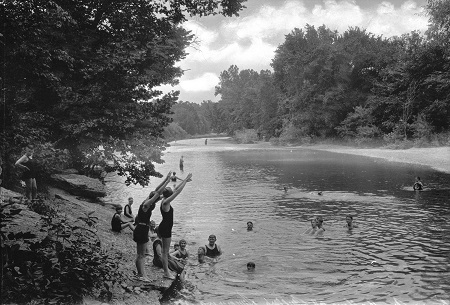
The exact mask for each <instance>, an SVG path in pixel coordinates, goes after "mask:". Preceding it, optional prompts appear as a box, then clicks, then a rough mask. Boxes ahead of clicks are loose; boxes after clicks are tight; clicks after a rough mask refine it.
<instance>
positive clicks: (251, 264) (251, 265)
mask: <svg viewBox="0 0 450 305" xmlns="http://www.w3.org/2000/svg"><path fill="white" fill-rule="evenodd" d="M255 268H256V265H255V263H254V262H248V263H247V270H248V271H252V270H255Z"/></svg>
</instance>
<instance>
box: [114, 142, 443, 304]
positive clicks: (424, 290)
mask: <svg viewBox="0 0 450 305" xmlns="http://www.w3.org/2000/svg"><path fill="white" fill-rule="evenodd" d="M181 156H183V157H184V172H181V171H180V170H179V167H178V163H179V159H180V157H181ZM164 160H165V163H164V164H158V165H157V167H156V168H157V170H158V171H160V172H161V173H163V174H166V173H167V172H168V171H169V170H172V171H176V172H177V176H178V177H180V178H184V177H185V176H186V175H187V174H188V173H189V172H192V174H193V181H192V182H190V183H188V184H187V185H186V187H185V189H184V190H183V192H182V193H181V194H180V195H179V196H178V197H177V198H176V199H175V201H174V202H173V203H172V206H173V207H174V218H175V221H174V228H173V237H172V240H173V241H178V240H179V239H181V238H184V239H186V241H187V248H188V250H189V251H190V253H191V259H190V260H191V261H190V263H189V265H188V266H187V268H186V269H187V279H186V285H185V288H184V289H183V290H182V291H181V292H180V294H179V295H178V297H176V298H175V299H174V300H172V301H171V303H177V304H192V303H196V304H306V303H308V304H309V303H322V304H336V303H347V304H348V303H356V304H361V303H367V304H369V303H375V304H393V303H397V304H404V303H405V304H406V303H407V304H411V303H414V304H417V303H421V304H450V303H449V300H450V188H449V186H450V175H449V174H445V173H440V172H436V171H434V170H432V169H429V168H428V167H423V166H415V165H411V164H402V163H392V162H387V161H384V160H381V159H374V158H367V157H359V156H354V155H346V154H336V153H330V152H324V151H315V150H310V149H306V148H277V147H262V146H260V145H236V144H234V143H233V142H231V141H230V140H228V139H225V138H216V139H209V140H208V145H205V143H204V139H194V140H184V141H178V142H176V143H172V146H171V147H170V148H169V149H168V150H167V151H166V153H165V156H164ZM415 176H421V178H422V181H423V182H424V184H425V185H426V186H427V188H426V190H425V191H423V192H414V191H412V183H413V181H414V177H415ZM119 181H120V180H119V178H118V177H109V178H108V182H107V186H108V189H109V195H108V196H109V199H110V200H113V201H116V202H122V203H123V204H125V203H126V201H127V198H128V197H129V196H132V197H133V198H134V201H135V204H134V205H133V208H134V213H135V214H136V213H137V209H138V205H139V203H140V202H142V200H143V199H144V198H145V197H146V196H147V195H148V193H149V192H150V191H151V190H152V189H154V188H155V187H156V186H157V185H158V184H159V183H160V182H161V179H157V178H155V179H152V184H151V185H150V186H149V187H147V188H142V187H137V186H134V187H126V186H124V185H123V184H121V183H119ZM169 186H173V183H170V184H169ZM283 186H287V191H284V189H283ZM319 192H322V195H319V194H318V193H319ZM347 214H351V215H353V217H354V222H355V224H356V225H357V226H358V228H355V229H353V230H351V231H349V230H347V229H346V228H344V225H345V216H346V215H347ZM153 215H154V216H152V219H154V220H155V221H156V222H157V223H159V222H160V220H161V215H160V213H159V209H158V208H157V209H155V211H154V213H153ZM316 215H321V216H322V217H323V218H324V228H325V229H326V231H325V232H324V234H323V235H319V236H315V235H309V234H304V232H305V231H306V230H307V229H308V228H309V227H310V222H309V221H310V219H311V218H312V217H314V216H316ZM247 221H252V222H253V223H254V229H253V231H247V229H246V222H247ZM210 234H215V235H216V236H217V243H218V244H219V245H220V246H221V248H222V250H224V252H225V253H224V255H222V257H221V258H220V259H219V260H218V261H217V262H215V263H211V264H203V265H199V264H197V262H196V253H197V249H198V247H199V246H202V245H204V244H206V243H207V239H208V236H209V235H210ZM249 261H253V262H255V264H256V269H255V271H254V272H248V271H247V270H246V264H247V262H249Z"/></svg>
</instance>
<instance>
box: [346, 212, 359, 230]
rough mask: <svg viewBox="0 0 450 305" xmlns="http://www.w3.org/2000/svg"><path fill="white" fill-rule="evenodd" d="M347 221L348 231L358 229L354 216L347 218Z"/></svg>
mask: <svg viewBox="0 0 450 305" xmlns="http://www.w3.org/2000/svg"><path fill="white" fill-rule="evenodd" d="M345 221H346V222H347V223H346V224H345V225H344V227H345V228H347V229H348V230H351V229H353V228H357V227H358V226H357V225H355V224H354V223H353V216H352V215H347V216H346V217H345Z"/></svg>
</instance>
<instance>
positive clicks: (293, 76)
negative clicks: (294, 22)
mask: <svg viewBox="0 0 450 305" xmlns="http://www.w3.org/2000/svg"><path fill="white" fill-rule="evenodd" d="M427 13H428V16H429V29H428V31H427V32H426V33H425V35H421V34H420V33H418V32H412V33H410V34H405V35H402V36H401V37H391V38H384V37H381V36H376V35H373V34H371V33H368V32H367V31H365V30H363V29H360V28H357V27H355V28H349V29H348V30H347V31H345V32H344V33H342V34H340V33H338V32H336V31H333V30H331V29H329V28H328V27H326V26H325V25H323V26H321V27H318V28H316V27H314V26H311V25H306V27H305V28H304V29H294V30H293V31H292V32H291V33H290V34H288V35H286V38H285V41H284V43H283V44H281V45H280V46H279V47H278V48H277V50H276V54H275V57H274V58H273V60H272V63H271V66H272V68H273V72H271V71H268V70H267V71H260V72H259V73H258V72H256V71H253V70H250V69H244V70H240V69H239V68H238V67H237V66H231V67H230V68H229V69H228V70H226V71H223V72H222V73H221V75H220V83H219V84H218V86H217V87H216V95H217V94H220V96H221V100H220V101H219V102H218V103H216V104H214V103H210V102H204V103H203V104H202V105H199V106H197V107H196V106H194V105H192V104H189V103H183V104H181V105H180V104H178V105H177V106H176V107H174V108H173V109H175V110H174V111H175V112H177V109H179V108H183V109H186V110H188V109H189V111H192V109H197V110H198V112H197V113H198V114H199V115H201V117H202V120H204V118H206V119H207V122H205V123H200V125H201V126H204V127H205V128H206V127H208V126H209V127H210V129H211V130H212V131H214V132H227V133H229V134H236V132H237V131H239V132H240V133H242V131H243V130H244V131H245V130H252V131H253V132H254V133H255V134H256V135H257V136H259V137H260V138H262V137H265V138H266V139H272V140H273V141H281V142H309V141H311V140H314V139H327V138H341V139H351V140H353V141H356V142H357V143H373V142H378V143H381V142H382V143H388V144H397V145H404V146H405V145H428V144H429V143H430V142H432V143H433V144H449V142H450V136H449V132H450V49H449V44H450V32H449V30H450V29H449V25H450V2H449V1H429V2H428V5H427ZM206 110H208V111H206ZM189 116H191V115H189ZM182 117H183V115H179V114H178V115H177V116H175V118H174V121H175V122H177V123H179V124H180V126H182V127H183V125H182V124H184V123H181V122H182V121H179V119H181V118H182ZM190 124H194V123H192V122H191V123H190ZM183 129H184V127H183ZM189 133H190V132H189ZM399 143H400V144H399Z"/></svg>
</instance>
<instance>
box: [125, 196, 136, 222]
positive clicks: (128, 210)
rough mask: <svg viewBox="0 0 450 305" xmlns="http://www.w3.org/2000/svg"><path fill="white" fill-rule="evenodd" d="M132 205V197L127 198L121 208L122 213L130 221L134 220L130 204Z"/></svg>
mask: <svg viewBox="0 0 450 305" xmlns="http://www.w3.org/2000/svg"><path fill="white" fill-rule="evenodd" d="M132 205H133V197H129V198H128V203H127V204H126V205H125V206H124V208H123V215H124V216H125V217H126V218H127V219H129V220H130V221H134V215H133V212H132V211H131V206H132Z"/></svg>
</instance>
